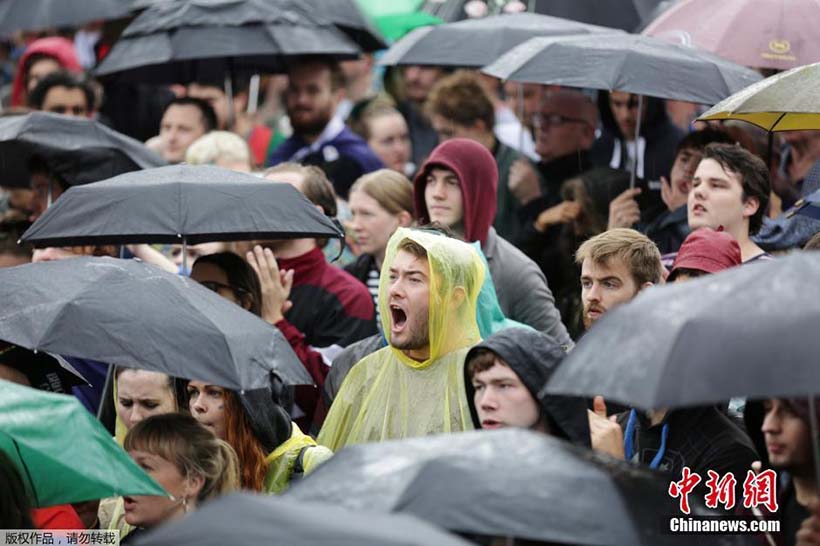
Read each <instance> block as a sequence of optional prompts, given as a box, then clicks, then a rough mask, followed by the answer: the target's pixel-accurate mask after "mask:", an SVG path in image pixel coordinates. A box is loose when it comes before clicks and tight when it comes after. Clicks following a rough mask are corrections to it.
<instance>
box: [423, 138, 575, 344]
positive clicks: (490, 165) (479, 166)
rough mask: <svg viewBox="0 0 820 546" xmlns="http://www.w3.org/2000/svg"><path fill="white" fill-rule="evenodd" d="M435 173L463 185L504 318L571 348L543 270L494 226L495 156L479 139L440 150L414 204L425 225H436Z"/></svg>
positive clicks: (471, 234)
mask: <svg viewBox="0 0 820 546" xmlns="http://www.w3.org/2000/svg"><path fill="white" fill-rule="evenodd" d="M433 168H444V169H448V170H450V171H453V173H455V175H456V177H457V178H458V181H459V185H460V186H461V195H462V198H463V199H462V202H463V210H464V216H463V219H462V223H463V225H464V239H465V240H466V241H468V242H474V241H480V242H481V250H482V251H483V252H484V255H485V256H486V258H487V263H488V264H489V270H490V276H491V277H492V280H493V284H494V285H495V290H496V293H497V294H498V303H499V305H500V306H501V310H502V311H503V312H504V315H505V316H506V317H508V318H510V319H512V320H517V321H518V322H522V323H524V324H527V325H529V326H532V327H533V328H535V329H536V330H539V331H541V332H544V333H545V334H548V335H550V336H552V337H554V338H555V339H556V340H557V341H558V342H559V343H561V344H566V345H571V344H572V340H571V339H570V337H569V334H567V330H566V328H565V327H564V325H563V323H562V322H561V315H560V314H559V313H558V309H556V307H555V299H554V298H553V296H552V292H550V289H549V287H548V286H547V280H546V278H545V277H544V274H543V273H542V272H541V270H540V269H539V268H538V266H537V265H536V264H535V262H533V261H532V260H531V259H529V258H528V257H527V256H526V255H524V253H523V252H521V251H520V250H518V249H517V248H515V247H514V246H513V245H512V244H510V243H509V242H508V241H506V240H505V239H503V238H502V237H499V236H498V234H497V233H496V232H495V229H494V228H493V227H492V224H493V220H494V219H495V212H496V192H497V188H498V168H497V166H496V163H495V159H494V158H493V156H492V154H491V153H490V152H489V151H488V150H487V149H486V148H485V147H484V146H482V145H481V144H479V143H478V142H476V141H474V140H469V139H465V138H455V139H452V140H448V141H446V142H444V143H442V144H440V145H438V146H437V147H436V148H435V149H434V150H433V152H432V153H431V154H430V157H429V159H428V160H427V161H426V162H425V163H424V165H422V167H421V168H420V169H419V172H418V174H417V175H416V178H415V180H414V183H413V185H414V188H413V199H414V201H415V208H416V218H418V222H419V224H422V225H423V224H426V223H428V222H429V221H430V215H429V213H428V211H427V204H426V202H425V198H424V188H425V186H426V184H427V175H428V174H429V173H430V171H431V170H432V169H433Z"/></svg>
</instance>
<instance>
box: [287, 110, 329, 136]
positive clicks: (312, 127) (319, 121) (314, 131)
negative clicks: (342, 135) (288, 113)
mask: <svg viewBox="0 0 820 546" xmlns="http://www.w3.org/2000/svg"><path fill="white" fill-rule="evenodd" d="M332 117H333V116H332V114H331V112H330V111H328V110H325V111H322V112H319V113H318V114H316V115H315V116H311V118H310V119H309V120H307V121H304V122H300V121H297V120H296V119H295V118H293V117H291V118H290V125H291V127H293V133H294V134H296V135H303V136H307V137H314V138H315V137H318V136H319V135H320V134H322V131H324V130H325V127H327V124H328V123H330V120H331V118H332Z"/></svg>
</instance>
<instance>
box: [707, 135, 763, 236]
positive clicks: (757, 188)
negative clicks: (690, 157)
mask: <svg viewBox="0 0 820 546" xmlns="http://www.w3.org/2000/svg"><path fill="white" fill-rule="evenodd" d="M703 159H711V160H713V161H716V162H717V163H718V164H719V165H720V166H721V167H722V168H723V170H725V171H728V172H730V173H733V174H735V175H737V176H738V177H740V184H741V186H742V188H743V200H744V201H745V200H746V199H750V198H755V199H757V201H758V203H759V206H758V207H757V211H756V212H755V213H754V214H753V215H752V216H751V217H750V218H749V234H750V235H754V234H755V233H757V232H758V230H759V229H760V226H761V225H763V215H764V214H765V212H766V208H767V207H768V205H769V193H770V192H771V185H770V184H769V169H768V168H767V167H766V164H765V163H764V162H763V160H762V159H760V158H759V157H757V156H756V155H754V154H753V153H752V152H750V151H748V150H746V149H744V148H741V147H740V146H736V145H733V144H718V143H713V144H708V145H707V146H706V148H704V149H703Z"/></svg>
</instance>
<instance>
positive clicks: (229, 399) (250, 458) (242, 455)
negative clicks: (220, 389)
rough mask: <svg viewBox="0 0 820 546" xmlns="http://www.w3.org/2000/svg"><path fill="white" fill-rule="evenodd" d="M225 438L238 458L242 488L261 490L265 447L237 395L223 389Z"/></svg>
mask: <svg viewBox="0 0 820 546" xmlns="http://www.w3.org/2000/svg"><path fill="white" fill-rule="evenodd" d="M223 396H224V401H225V440H226V441H227V442H228V444H230V446H231V447H232V448H233V449H234V451H235V452H236V455H237V457H238V459H239V470H240V482H241V483H242V488H243V489H250V490H251V491H262V489H263V488H264V485H265V475H266V474H267V472H268V465H267V462H266V461H265V449H264V447H263V446H262V442H260V441H259V438H257V436H256V434H254V432H253V425H252V424H251V421H250V418H249V417H248V414H247V412H246V411H245V410H244V409H243V408H242V404H241V402H240V401H239V396H238V395H237V394H236V393H235V392H233V391H230V390H227V389H225V390H224V395H223Z"/></svg>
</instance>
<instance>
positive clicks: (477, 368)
mask: <svg viewBox="0 0 820 546" xmlns="http://www.w3.org/2000/svg"><path fill="white" fill-rule="evenodd" d="M496 363H498V364H501V365H503V366H507V367H508V368H509V366H508V365H507V363H506V362H504V361H503V360H502V359H501V357H499V356H498V355H497V354H495V353H494V352H493V351H491V350H489V349H477V350H476V351H475V353H474V354H473V355H472V357H471V358H470V360H469V362H467V377H469V378H470V379H472V378H473V377H475V374H477V373H481V372H486V371H487V370H489V369H490V368H492V367H493V366H495V365H496Z"/></svg>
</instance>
